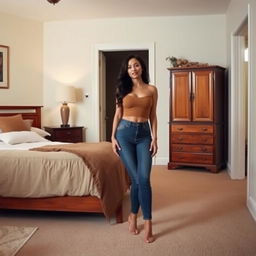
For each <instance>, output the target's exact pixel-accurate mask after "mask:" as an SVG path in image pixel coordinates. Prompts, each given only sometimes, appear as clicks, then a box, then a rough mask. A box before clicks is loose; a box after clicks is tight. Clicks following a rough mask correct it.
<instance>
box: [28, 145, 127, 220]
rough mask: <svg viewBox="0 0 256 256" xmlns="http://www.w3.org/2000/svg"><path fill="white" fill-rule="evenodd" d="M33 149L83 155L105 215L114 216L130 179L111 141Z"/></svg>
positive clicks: (35, 149)
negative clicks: (113, 149) (114, 151)
mask: <svg viewBox="0 0 256 256" xmlns="http://www.w3.org/2000/svg"><path fill="white" fill-rule="evenodd" d="M31 150H34V151H43V152H49V151H55V152H57V151H65V152H70V153H74V154H76V155H78V156H79V157H81V158H82V159H83V161H84V163H85V164H86V165H87V166H88V168H89V170H90V171H91V173H92V175H93V177H94V182H95V185H96V186H97V188H98V190H99V193H100V198H101V202H102V208H103V212H104V214H105V216H106V217H111V216H114V214H115V211H116V210H117V208H118V206H119V205H120V203H121V202H122V199H123V197H124V194H125V192H126V191H127V189H128V186H129V179H128V176H127V174H126V171H125V168H124V166H123V164H122V162H121V160H120V159H119V158H118V157H117V156H116V155H115V154H114V153H113V151H112V147H111V143H110V142H99V143H74V144H63V145H52V146H43V147H38V148H33V149H31Z"/></svg>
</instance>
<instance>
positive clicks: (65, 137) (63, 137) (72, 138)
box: [45, 127, 83, 143]
mask: <svg viewBox="0 0 256 256" xmlns="http://www.w3.org/2000/svg"><path fill="white" fill-rule="evenodd" d="M45 130H46V131H47V132H49V133H50V134H51V136H50V138H49V139H50V140H52V141H61V142H70V143H76V142H82V141H83V127H65V128H60V127H45Z"/></svg>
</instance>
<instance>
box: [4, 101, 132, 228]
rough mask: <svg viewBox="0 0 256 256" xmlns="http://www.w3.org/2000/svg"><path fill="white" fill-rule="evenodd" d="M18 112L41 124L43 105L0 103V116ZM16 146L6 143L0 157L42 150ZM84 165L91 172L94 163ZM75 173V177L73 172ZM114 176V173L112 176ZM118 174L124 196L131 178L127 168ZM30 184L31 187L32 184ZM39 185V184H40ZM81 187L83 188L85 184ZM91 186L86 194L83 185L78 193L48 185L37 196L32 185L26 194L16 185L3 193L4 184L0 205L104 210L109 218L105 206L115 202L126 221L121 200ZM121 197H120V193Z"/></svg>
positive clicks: (120, 218)
mask: <svg viewBox="0 0 256 256" xmlns="http://www.w3.org/2000/svg"><path fill="white" fill-rule="evenodd" d="M17 114H21V115H22V118H23V119H24V120H33V121H32V122H33V125H32V126H33V127H36V128H41V106H0V117H3V116H14V115H17ZM1 143H2V144H3V142H0V149H1ZM46 144H47V143H46ZM31 145H33V144H31ZM31 145H30V148H31V147H32V146H31ZM41 145H45V143H44V142H42V143H41ZM70 145H71V144H70ZM7 146H9V145H7ZM95 146H97V145H96V143H95ZM8 150H9V151H8ZM15 150H18V151H14V150H13V149H12V147H10V148H9V149H8V148H5V147H4V150H3V151H2V150H0V157H2V159H4V160H6V159H7V158H8V157H9V158H10V157H12V155H13V156H17V157H19V154H21V156H22V157H24V155H25V157H26V156H27V155H29V154H32V153H33V154H36V153H39V152H36V151H32V152H31V151H29V152H28V151H27V150H23V151H24V152H22V150H20V149H17V148H16V149H15ZM17 153H19V154H17ZM40 154H47V153H43V152H41V153H40ZM48 154H51V156H52V155H53V154H54V153H52V152H51V153H48ZM61 154H66V156H67V157H68V158H72V159H73V158H75V157H76V156H74V155H73V154H71V153H70V152H61ZM56 155H57V154H56V152H55V155H54V156H56ZM5 156H6V157H5ZM17 157H14V158H13V159H15V158H17ZM77 158H79V157H77ZM18 159H19V158H18ZM7 160H8V159H7ZM7 160H6V161H7ZM75 160H76V161H82V160H81V159H80V158H79V160H78V159H75ZM47 161H48V160H47ZM72 161H73V160H72ZM2 162H4V161H2ZM27 163H28V164H33V163H30V162H27ZM79 164H80V162H79ZM7 165H8V162H7V164H6V166H7ZM6 166H5V167H3V165H2V167H1V169H2V170H0V171H1V172H2V173H1V175H2V174H3V173H8V170H7V169H8V167H6ZM84 168H85V169H89V172H90V168H91V166H90V167H88V166H86V165H85V167H84ZM78 169H80V168H78ZM64 171H65V170H64ZM64 171H63V173H65V172H64ZM76 171H78V170H76ZM113 171H114V172H115V173H116V170H113ZM119 172H120V167H119ZM38 175H41V174H40V173H38ZM82 175H84V174H82ZM111 175H113V174H111ZM114 175H115V174H114ZM66 176H70V175H69V174H66ZM20 177H22V176H20ZM42 177H43V176H42ZM47 177H48V176H47ZM72 177H73V178H74V175H73V176H72ZM113 177H115V176H113ZM119 177H121V178H120V180H121V182H122V185H121V186H122V188H121V191H122V193H121V194H122V195H121V196H122V198H123V196H124V194H125V192H126V190H127V189H128V186H129V180H128V178H127V175H126V172H125V170H124V168H123V170H122V171H121V172H120V174H119ZM18 179H20V178H18ZM36 179H37V178H36V177H35V180H36ZM58 179H59V178H58ZM77 179H78V178H77ZM80 179H81V178H80ZM6 180H9V181H10V178H7V179H6ZM11 182H13V178H12V181H11ZM90 182H91V183H93V180H91V181H90ZM115 182H116V184H117V183H120V182H119V181H118V182H117V181H115ZM21 183H22V181H21ZM2 184H3V182H2ZM38 184H39V183H38ZM6 186H8V184H6ZM86 186H89V185H86ZM110 186H111V185H110ZM28 187H30V185H29V186H28ZM36 187H38V185H37V186H36ZM39 187H40V186H39ZM76 187H77V186H76ZM79 187H82V188H84V187H83V186H82V185H81V186H79ZM89 187H90V189H89V190H90V191H91V192H92V193H90V191H89V192H86V193H87V194H86V195H83V194H81V189H80V192H78V195H73V194H74V193H73V192H72V193H66V190H63V191H64V192H62V193H59V194H58V193H57V194H54V193H53V194H52V193H51V192H52V191H51V190H49V189H51V188H49V189H48V188H47V189H48V190H47V189H46V190H44V193H42V194H41V195H40V196H37V195H36V196H34V194H33V193H34V191H29V189H28V192H27V194H24V195H21V196H20V195H19V192H17V191H16V189H15V191H13V192H9V191H8V192H9V194H10V195H11V196H8V194H7V196H6V195H3V193H2V190H3V189H4V188H2V190H1V189H0V209H2V210H3V209H15V210H41V211H67V212H94V213H104V215H105V216H106V217H107V218H110V217H112V216H109V215H107V214H106V208H107V207H108V204H113V203H114V207H115V212H114V215H115V216H114V217H115V219H116V222H117V223H121V222H122V221H123V216H122V200H116V202H112V200H111V199H110V198H111V196H112V195H110V194H109V196H108V198H107V197H106V198H107V199H108V200H109V201H107V202H106V200H105V199H104V200H103V198H104V197H102V196H101V195H102V193H100V194H99V193H98V190H97V189H95V188H93V187H92V186H91V184H90V186H89ZM105 187H106V186H105ZM31 190H32V189H31ZM73 190H74V189H73ZM112 190H113V189H112ZM17 193H18V194H17ZM79 193H80V194H79ZM118 197H120V195H119V196H118ZM113 198H116V197H115V196H114V197H113ZM113 200H114V199H113Z"/></svg>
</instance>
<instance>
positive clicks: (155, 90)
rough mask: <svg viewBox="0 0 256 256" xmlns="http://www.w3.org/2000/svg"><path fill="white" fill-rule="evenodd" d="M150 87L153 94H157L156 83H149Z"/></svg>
mask: <svg viewBox="0 0 256 256" xmlns="http://www.w3.org/2000/svg"><path fill="white" fill-rule="evenodd" d="M148 89H149V90H150V91H151V93H152V94H157V88H156V86H155V85H151V84H149V85H148Z"/></svg>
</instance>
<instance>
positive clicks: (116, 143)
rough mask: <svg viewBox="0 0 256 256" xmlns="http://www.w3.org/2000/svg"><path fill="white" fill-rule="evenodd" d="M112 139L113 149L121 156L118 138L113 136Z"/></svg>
mask: <svg viewBox="0 0 256 256" xmlns="http://www.w3.org/2000/svg"><path fill="white" fill-rule="evenodd" d="M111 141H112V150H113V152H114V153H115V154H116V155H117V156H118V157H119V154H118V151H117V150H121V147H120V146H119V144H118V141H117V139H116V138H112V139H111Z"/></svg>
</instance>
